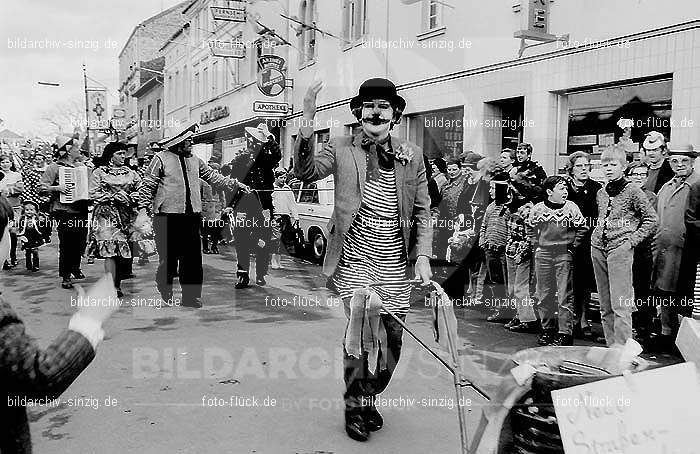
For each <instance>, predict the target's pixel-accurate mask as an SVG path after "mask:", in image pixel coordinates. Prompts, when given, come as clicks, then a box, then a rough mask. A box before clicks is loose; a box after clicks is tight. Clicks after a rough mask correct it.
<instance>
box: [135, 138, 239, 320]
mask: <svg viewBox="0 0 700 454" xmlns="http://www.w3.org/2000/svg"><path fill="white" fill-rule="evenodd" d="M195 127H196V125H193V126H191V127H189V128H187V129H185V130H183V131H182V132H180V133H179V134H176V135H175V136H174V137H172V138H169V139H166V140H164V141H163V142H164V143H163V147H164V148H165V149H166V150H165V151H160V152H158V153H156V154H155V156H154V157H153V160H152V161H151V164H150V165H149V166H148V169H147V170H146V173H145V175H144V178H143V184H142V186H141V188H140V190H139V208H140V210H139V216H140V217H141V218H142V219H145V218H146V217H147V214H146V209H147V208H148V206H149V205H151V208H152V210H153V215H154V217H153V230H154V233H155V237H156V248H157V249H158V257H159V264H158V271H157V274H156V283H157V285H158V291H159V292H160V294H161V296H162V298H163V300H164V301H169V300H171V299H172V296H173V290H172V286H173V278H174V277H175V276H176V275H177V276H179V281H180V285H181V286H182V306H186V307H194V308H200V307H202V301H201V297H202V280H203V272H202V245H201V242H200V229H201V225H202V200H201V187H200V178H201V179H202V180H204V181H206V182H207V183H209V184H210V185H212V186H214V187H226V188H227V189H230V190H238V189H240V190H242V191H244V192H245V191H248V187H247V186H246V185H244V184H242V183H239V182H238V180H235V179H231V178H228V177H224V176H223V175H221V174H220V173H219V172H217V171H216V170H214V169H212V168H211V167H209V166H208V165H207V164H206V163H205V162H204V161H202V160H201V159H200V158H199V157H197V156H194V155H193V154H192V136H193V135H194V131H195Z"/></svg>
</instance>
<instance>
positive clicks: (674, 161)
mask: <svg viewBox="0 0 700 454" xmlns="http://www.w3.org/2000/svg"><path fill="white" fill-rule="evenodd" d="M668 163H669V164H673V165H678V164H683V165H689V164H690V159H689V158H683V159H676V158H673V159H669V160H668Z"/></svg>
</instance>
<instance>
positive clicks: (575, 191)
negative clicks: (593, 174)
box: [567, 178, 603, 246]
mask: <svg viewBox="0 0 700 454" xmlns="http://www.w3.org/2000/svg"><path fill="white" fill-rule="evenodd" d="M568 183H569V197H568V198H567V200H571V201H572V202H574V203H575V204H576V206H578V209H579V210H580V211H581V214H582V215H583V217H584V219H585V220H586V225H587V226H588V227H589V231H588V233H587V234H586V238H584V244H587V245H588V246H590V238H591V233H593V227H595V225H596V221H597V219H598V201H597V199H596V195H597V194H598V191H600V188H602V187H603V185H601V184H600V183H598V182H597V181H595V180H591V179H590V178H589V179H588V180H586V182H585V183H584V184H583V186H582V187H580V188H578V187H576V186H575V185H574V183H573V181H572V179H570V178H569V179H568Z"/></svg>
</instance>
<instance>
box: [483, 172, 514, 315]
mask: <svg viewBox="0 0 700 454" xmlns="http://www.w3.org/2000/svg"><path fill="white" fill-rule="evenodd" d="M489 193H490V195H491V198H492V199H493V202H491V203H490V204H489V206H488V207H486V212H485V213H484V220H483V222H482V224H481V229H480V230H479V247H481V249H482V250H483V251H484V254H485V261H486V269H487V272H488V276H489V280H490V282H491V285H492V289H493V291H492V294H493V300H492V301H491V302H490V303H491V305H493V307H495V308H496V310H495V311H494V313H493V314H491V315H489V316H488V317H487V318H486V320H487V321H489V322H496V323H506V322H508V321H509V320H510V319H511V318H512V312H513V311H512V309H510V308H509V307H508V302H507V298H506V294H507V286H508V281H507V280H508V270H507V265H506V254H505V251H506V243H507V241H508V227H507V222H508V218H509V217H510V210H509V209H508V206H507V203H508V181H506V180H500V179H497V178H494V179H493V180H491V182H490V187H489Z"/></svg>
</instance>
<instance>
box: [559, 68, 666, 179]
mask: <svg viewBox="0 0 700 454" xmlns="http://www.w3.org/2000/svg"><path fill="white" fill-rule="evenodd" d="M672 91H673V82H672V80H670V79H667V80H657V81H642V82H639V83H634V84H627V85H621V86H614V87H603V88H597V89H593V90H585V91H584V90H581V91H577V92H574V93H571V92H570V93H568V95H567V96H568V109H569V110H568V134H567V135H568V137H567V147H566V154H571V153H573V152H575V151H585V152H588V153H591V154H592V155H593V156H592V160H593V168H594V171H592V175H597V174H598V173H600V172H599V170H598V167H597V164H598V161H597V160H598V159H599V157H600V153H601V152H602V150H603V149H604V148H606V147H608V146H611V145H614V144H618V143H619V144H622V146H623V147H624V148H625V150H626V151H627V153H628V159H630V160H639V159H642V157H643V156H642V154H643V151H641V150H640V147H641V144H642V143H643V142H644V137H645V135H646V134H647V133H648V132H650V131H658V132H660V133H662V134H663V135H664V136H665V137H666V139H669V138H670V134H671V113H672V105H671V95H672ZM621 118H626V119H629V120H632V128H631V129H630V130H629V131H627V133H625V131H623V129H622V128H620V127H619V126H618V121H619V120H620V119H621ZM560 161H561V160H560Z"/></svg>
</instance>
